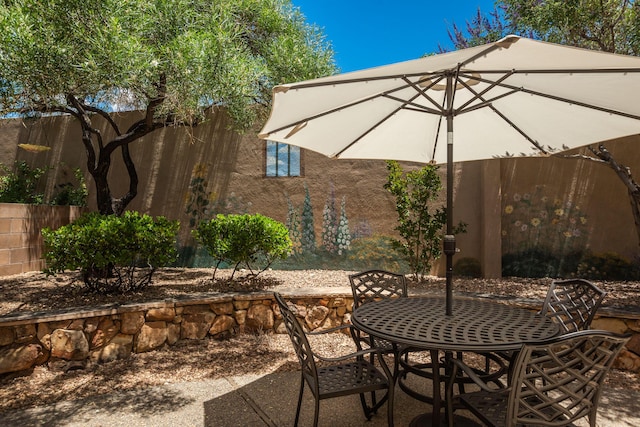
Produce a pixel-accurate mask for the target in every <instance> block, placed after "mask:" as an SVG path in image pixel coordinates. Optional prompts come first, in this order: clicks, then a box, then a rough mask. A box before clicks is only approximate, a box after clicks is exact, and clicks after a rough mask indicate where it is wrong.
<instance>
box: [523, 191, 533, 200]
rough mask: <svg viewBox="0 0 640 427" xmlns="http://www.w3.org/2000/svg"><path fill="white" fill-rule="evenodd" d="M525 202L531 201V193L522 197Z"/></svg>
mask: <svg viewBox="0 0 640 427" xmlns="http://www.w3.org/2000/svg"><path fill="white" fill-rule="evenodd" d="M522 199H523V200H531V194H529V193H524V195H523V196H522Z"/></svg>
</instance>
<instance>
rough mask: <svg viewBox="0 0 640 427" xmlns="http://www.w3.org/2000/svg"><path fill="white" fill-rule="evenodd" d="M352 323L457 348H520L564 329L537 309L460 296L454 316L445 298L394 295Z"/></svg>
mask: <svg viewBox="0 0 640 427" xmlns="http://www.w3.org/2000/svg"><path fill="white" fill-rule="evenodd" d="M352 323H353V324H354V326H356V327H357V328H359V329H361V330H363V331H365V332H367V333H369V334H371V335H375V336H378V337H381V338H385V339H388V340H390V341H394V342H397V343H400V344H405V345H410V346H415V347H421V348H425V349H440V350H453V351H456V350H471V351H480V352H482V351H487V352H488V351H499V350H517V349H519V348H520V347H521V346H522V344H523V343H528V342H535V341H541V340H544V339H547V338H551V337H553V336H555V335H557V334H558V333H559V328H558V325H557V324H556V323H554V322H553V321H551V319H549V318H548V317H545V316H540V315H538V314H536V313H534V312H532V311H529V310H525V309H521V308H517V307H511V306H508V305H504V304H498V303H494V302H491V301H487V300H479V299H468V298H459V297H458V298H456V299H454V300H453V315H451V316H447V315H446V314H445V299H444V297H419V298H394V299H386V300H382V301H376V302H372V303H367V304H363V305H362V306H360V307H359V308H358V309H357V310H355V311H354V313H353V316H352Z"/></svg>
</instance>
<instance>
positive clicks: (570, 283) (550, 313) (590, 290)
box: [498, 279, 607, 362]
mask: <svg viewBox="0 0 640 427" xmlns="http://www.w3.org/2000/svg"><path fill="white" fill-rule="evenodd" d="M606 295H607V292H606V291H604V290H602V289H600V288H598V287H597V286H596V285H594V284H593V283H591V282H589V281H588V280H584V279H568V280H554V281H552V282H551V285H550V286H549V290H548V291H547V295H546V297H545V300H544V303H543V304H542V309H540V314H541V315H543V316H547V317H549V318H551V319H552V320H553V321H554V322H557V323H558V325H559V326H560V328H561V331H560V333H561V334H566V333H570V332H577V331H584V330H588V329H589V328H590V327H591V322H592V321H593V318H594V317H595V315H596V312H597V311H598V308H600V305H601V304H602V301H603V300H604V297H605V296H606ZM498 355H499V356H500V357H502V358H504V359H506V360H508V361H509V362H513V360H514V359H515V357H516V356H517V354H516V352H501V353H498Z"/></svg>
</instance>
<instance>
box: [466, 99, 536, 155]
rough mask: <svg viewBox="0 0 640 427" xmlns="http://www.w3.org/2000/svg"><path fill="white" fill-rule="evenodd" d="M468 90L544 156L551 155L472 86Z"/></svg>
mask: <svg viewBox="0 0 640 427" xmlns="http://www.w3.org/2000/svg"><path fill="white" fill-rule="evenodd" d="M467 90H469V91H470V92H471V93H473V94H474V95H475V98H476V99H479V100H481V101H482V102H483V103H484V104H486V106H487V107H489V108H491V110H492V111H493V112H494V113H496V114H497V115H498V116H500V118H501V119H502V120H504V121H505V122H507V123H508V124H509V125H510V126H511V127H512V128H514V129H515V130H516V132H518V133H519V134H520V135H522V136H523V137H524V138H525V139H526V140H527V141H529V142H530V143H531V144H532V145H533V146H535V147H536V148H537V149H538V150H540V151H541V152H542V153H543V154H549V153H548V152H547V150H545V149H544V147H543V146H542V145H540V144H539V143H538V142H537V141H535V140H534V139H532V138H531V137H530V136H529V135H528V134H527V133H526V132H525V131H523V130H522V129H520V127H518V126H517V125H516V124H515V123H514V122H512V121H511V120H509V118H508V117H507V116H505V115H504V114H502V112H501V111H500V110H498V109H497V108H496V107H495V106H494V105H493V104H492V103H490V102H488V101H487V100H485V99H484V98H483V97H482V95H481V94H479V93H478V92H476V91H475V90H474V89H473V88H472V87H471V86H467Z"/></svg>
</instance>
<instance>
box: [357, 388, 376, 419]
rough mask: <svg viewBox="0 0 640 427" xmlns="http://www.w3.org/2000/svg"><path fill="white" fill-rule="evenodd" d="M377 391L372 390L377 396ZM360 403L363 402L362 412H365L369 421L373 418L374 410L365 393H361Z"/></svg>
mask: <svg viewBox="0 0 640 427" xmlns="http://www.w3.org/2000/svg"><path fill="white" fill-rule="evenodd" d="M374 393H375V392H373V391H372V392H371V394H372V395H374V397H375V394H374ZM360 403H361V404H362V412H364V417H365V418H366V419H367V421H369V420H370V419H371V416H372V415H373V414H372V411H371V408H369V405H367V399H365V397H364V394H363V393H360Z"/></svg>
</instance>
